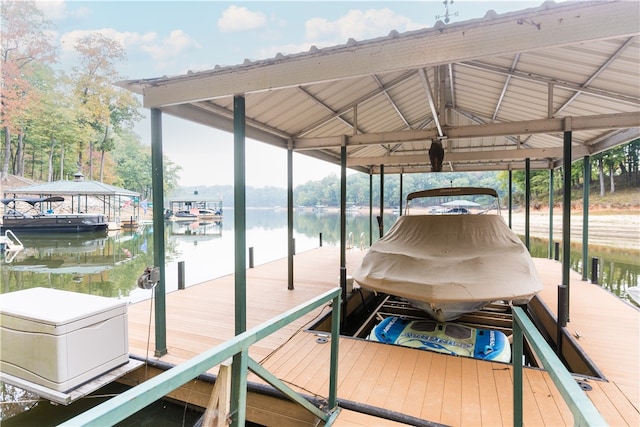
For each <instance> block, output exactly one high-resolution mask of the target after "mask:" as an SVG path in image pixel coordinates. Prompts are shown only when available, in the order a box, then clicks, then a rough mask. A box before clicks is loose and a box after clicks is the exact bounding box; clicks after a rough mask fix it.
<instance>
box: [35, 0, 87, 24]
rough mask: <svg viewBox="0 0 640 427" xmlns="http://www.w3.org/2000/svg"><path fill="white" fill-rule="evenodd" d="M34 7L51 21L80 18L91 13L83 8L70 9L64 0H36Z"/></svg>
mask: <svg viewBox="0 0 640 427" xmlns="http://www.w3.org/2000/svg"><path fill="white" fill-rule="evenodd" d="M36 6H37V7H38V9H40V10H41V11H42V13H44V15H45V16H46V17H47V19H49V20H52V21H61V20H63V19H67V18H82V17H84V16H88V15H89V14H90V13H91V12H90V10H89V8H87V7H84V6H80V7H75V8H73V9H70V8H68V7H67V2H66V1H64V0H38V1H37V2H36Z"/></svg>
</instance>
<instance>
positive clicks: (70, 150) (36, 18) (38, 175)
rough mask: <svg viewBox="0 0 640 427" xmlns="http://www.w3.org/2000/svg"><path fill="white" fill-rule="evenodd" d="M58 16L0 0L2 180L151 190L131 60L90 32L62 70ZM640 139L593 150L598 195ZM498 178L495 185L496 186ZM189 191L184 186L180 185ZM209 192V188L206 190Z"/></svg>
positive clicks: (265, 201) (332, 193) (326, 194)
mask: <svg viewBox="0 0 640 427" xmlns="http://www.w3.org/2000/svg"><path fill="white" fill-rule="evenodd" d="M54 29H55V28H54V27H53V24H52V23H51V22H50V21H48V20H47V19H45V17H44V14H43V13H42V12H41V11H40V10H39V9H38V8H37V6H36V3H35V2H33V1H7V2H3V3H2V22H1V27H0V48H1V51H0V61H1V62H0V69H1V73H2V74H1V81H0V104H1V109H0V143H1V144H2V145H1V147H2V149H0V164H1V170H0V181H5V180H7V178H8V175H9V174H14V175H18V176H22V177H27V178H32V179H35V180H40V181H54V180H59V179H68V178H70V177H72V176H73V175H74V174H76V173H77V172H80V173H82V174H83V175H84V176H85V178H86V179H90V180H99V181H102V182H105V183H108V184H112V185H116V186H119V187H124V188H127V189H130V190H133V191H137V192H140V193H141V194H142V196H143V197H149V196H150V195H151V182H152V178H151V152H150V147H149V146H148V145H144V144H143V143H142V142H141V140H140V137H139V136H138V135H137V134H135V132H134V131H133V126H134V124H135V123H137V122H138V121H140V120H141V118H142V116H141V114H140V112H139V108H140V102H139V100H138V99H137V98H136V96H135V95H133V94H132V93H130V92H129V91H126V90H123V89H120V88H117V87H115V86H113V84H112V83H113V82H115V81H118V80H122V79H123V76H121V75H120V74H119V72H118V71H117V70H118V65H119V64H121V63H123V62H124V61H126V53H125V51H124V48H123V47H122V45H120V44H119V43H118V42H117V41H115V40H112V39H110V38H108V37H105V36H104V35H102V34H100V33H97V32H95V33H89V34H87V35H85V36H83V37H81V38H79V39H78V40H77V42H76V43H75V45H74V46H73V49H74V52H75V57H76V60H75V62H74V64H72V66H71V67H69V68H68V69H66V70H60V69H56V67H60V66H61V64H60V62H59V61H58V52H57V48H56V46H54V45H53V44H52V43H51V38H50V36H49V34H50V31H52V30H54ZM639 151H640V140H635V141H632V142H630V143H628V144H626V145H624V146H621V147H616V148H614V149H611V150H608V151H606V152H603V153H599V154H597V155H594V156H592V158H591V159H592V170H591V172H590V173H591V177H592V178H595V180H594V181H595V182H596V183H597V185H598V186H599V191H600V194H602V195H603V194H604V193H605V192H606V188H608V189H609V191H610V192H614V191H615V181H614V177H616V176H626V177H627V179H628V181H629V182H628V184H629V185H632V186H637V185H638V157H639ZM163 163H164V170H163V175H164V190H165V194H171V193H172V191H173V190H174V189H176V187H177V182H178V177H179V172H180V167H179V166H178V165H175V164H173V163H172V162H171V161H170V159H168V158H166V157H165V158H164V159H163ZM553 173H554V174H557V175H558V176H557V177H556V178H555V180H554V190H555V191H562V170H561V169H558V170H555V171H554V172H553ZM524 179H525V177H524V172H522V171H515V172H513V182H514V185H515V197H516V199H518V197H520V195H521V194H523V191H524ZM379 181H380V180H379V177H374V179H373V184H374V185H373V186H372V192H373V196H372V200H373V203H374V204H376V205H377V206H379V200H380V185H379ZM496 182H497V183H498V185H497V188H495V187H496ZM571 182H572V186H573V187H574V188H577V187H579V186H580V185H581V183H582V182H584V170H583V166H582V161H578V162H575V163H573V165H572V168H571ZM548 183H549V172H548V171H534V172H532V176H531V189H532V193H533V194H534V195H540V196H541V197H544V195H545V194H548ZM467 185H474V186H490V187H494V188H495V189H496V190H498V191H499V193H500V194H501V196H502V197H504V196H505V195H506V191H507V188H508V174H507V172H496V173H455V174H454V173H438V174H432V173H425V174H406V175H404V176H403V191H402V193H403V194H402V195H401V194H400V178H399V176H398V175H389V176H386V177H385V181H384V200H385V205H386V206H395V205H399V204H400V199H401V197H405V196H406V194H407V193H408V192H411V191H415V190H421V189H428V188H436V187H443V186H467ZM347 189H348V190H347V204H354V205H366V204H368V203H369V191H370V190H369V176H368V175H364V174H360V173H356V174H352V175H349V176H348V177H347ZM183 190H184V191H188V189H183ZM210 190H211V192H212V193H214V195H215V194H217V195H219V196H220V197H215V198H222V199H223V200H224V202H225V204H226V205H229V204H232V201H233V191H232V187H231V186H216V187H215V188H213V189H210ZM206 191H208V190H206ZM247 192H248V193H247V201H248V206H250V207H251V206H285V205H286V193H284V191H283V190H282V189H276V188H263V189H260V190H255V191H254V190H253V189H248V190H247ZM339 201H340V182H339V179H338V178H337V177H336V176H335V175H331V176H328V177H326V178H324V179H323V180H320V181H311V182H307V183H305V184H303V185H300V186H298V187H296V188H295V189H294V203H295V204H296V205H302V206H315V205H328V206H337V205H338V204H339Z"/></svg>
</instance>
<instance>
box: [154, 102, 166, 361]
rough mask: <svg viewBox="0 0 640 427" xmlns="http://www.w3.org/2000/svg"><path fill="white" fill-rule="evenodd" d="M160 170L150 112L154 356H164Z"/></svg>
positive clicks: (157, 119)
mask: <svg viewBox="0 0 640 427" xmlns="http://www.w3.org/2000/svg"><path fill="white" fill-rule="evenodd" d="M163 183H164V178H163V167H162V111H160V110H159V109H157V108H152V109H151V186H152V192H153V230H154V233H153V264H154V265H155V266H156V267H158V270H159V272H160V281H159V282H158V284H157V285H156V287H155V288H154V289H153V292H155V294H154V301H155V304H154V307H155V323H156V327H155V341H156V348H155V352H154V355H155V356H156V357H161V356H164V355H165V354H167V308H166V292H165V279H166V274H165V264H164V259H165V253H164V215H163V209H164V193H163V187H164V185H163Z"/></svg>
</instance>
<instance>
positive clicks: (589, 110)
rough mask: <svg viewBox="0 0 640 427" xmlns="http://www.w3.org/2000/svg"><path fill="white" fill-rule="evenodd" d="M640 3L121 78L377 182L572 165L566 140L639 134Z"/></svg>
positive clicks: (578, 7) (150, 100)
mask: <svg viewBox="0 0 640 427" xmlns="http://www.w3.org/2000/svg"><path fill="white" fill-rule="evenodd" d="M639 35H640V3H639V2H627V1H611V2H601V1H598V2H575V3H574V2H566V3H561V4H557V5H556V4H554V3H553V2H546V3H544V4H542V5H541V6H540V7H538V8H533V9H526V10H523V11H520V12H511V13H507V14H502V15H497V14H495V13H492V12H488V13H487V15H486V16H485V18H483V19H474V20H470V21H465V22H460V23H455V24H450V25H444V24H443V23H441V22H439V23H437V24H436V25H435V26H434V27H433V28H426V29H424V30H418V31H412V32H408V33H404V34H398V33H397V32H392V33H391V34H389V35H388V36H387V37H380V38H376V39H373V40H367V41H362V42H357V41H354V40H349V41H348V42H347V43H346V44H345V45H340V46H334V47H330V48H324V49H316V48H312V49H311V50H310V51H309V52H303V53H299V54H295V55H277V56H276V57H275V58H271V59H265V60H261V61H255V62H251V61H245V63H244V64H240V65H236V66H230V67H216V68H215V69H213V70H209V71H203V72H197V73H188V74H186V75H183V76H176V77H163V78H154V79H143V80H131V81H125V82H119V83H118V84H119V85H120V86H122V87H124V88H127V89H130V90H132V91H135V92H137V93H140V94H142V95H143V97H144V105H145V106H146V107H151V108H159V109H160V110H162V111H164V112H166V113H169V114H173V115H176V116H179V117H183V118H185V119H187V120H192V121H195V122H198V123H202V124H206V125H209V126H213V127H216V128H219V129H223V130H227V131H232V129H233V97H234V96H235V95H237V94H243V95H244V97H245V108H246V111H245V115H246V120H247V126H246V135H247V137H250V138H252V139H256V140H259V141H264V142H267V143H270V144H273V145H276V146H280V147H282V148H287V146H288V144H289V142H291V143H292V146H293V149H294V150H297V151H300V152H302V153H305V154H308V155H311V156H315V157H318V158H322V159H325V160H330V161H333V162H335V163H339V161H340V145H341V144H342V143H343V141H346V144H347V151H348V161H347V164H348V166H349V167H351V168H355V169H359V170H362V171H369V172H373V173H377V172H378V171H379V165H385V172H390V173H394V172H400V171H404V172H423V171H428V170H429V167H428V160H427V159H428V157H427V151H428V149H429V147H430V145H431V140H432V139H435V138H438V139H441V140H443V141H444V146H445V149H446V155H445V164H446V168H445V170H453V171H465V170H486V169H506V168H511V169H520V168H523V167H524V162H525V158H530V159H531V167H532V168H550V167H557V166H559V165H560V164H561V157H562V145H563V131H565V130H571V131H572V138H573V147H574V149H573V156H574V158H580V157H582V156H585V155H592V154H596V153H598V152H601V151H604V150H606V149H608V148H610V147H613V146H616V145H619V144H622V143H625V142H628V141H630V140H632V139H635V138H638V137H640V38H639Z"/></svg>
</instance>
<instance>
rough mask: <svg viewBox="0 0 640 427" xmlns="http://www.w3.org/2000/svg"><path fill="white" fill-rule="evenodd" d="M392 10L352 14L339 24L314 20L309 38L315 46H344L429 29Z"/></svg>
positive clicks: (307, 34)
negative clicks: (393, 33)
mask: <svg viewBox="0 0 640 427" xmlns="http://www.w3.org/2000/svg"><path fill="white" fill-rule="evenodd" d="M426 26H427V25H426V24H420V23H417V22H414V21H412V20H411V18H408V17H406V16H402V15H398V14H396V13H395V12H394V11H392V10H391V9H387V8H384V9H369V10H366V11H362V10H350V11H349V12H347V14H346V15H344V16H341V17H340V18H338V19H337V20H335V21H329V20H327V19H324V18H312V19H309V20H308V21H307V22H306V24H305V31H306V38H307V41H309V42H311V43H320V42H323V43H329V44H331V45H335V44H343V43H346V41H347V40H348V39H349V38H354V39H355V40H366V39H371V38H375V37H383V36H386V35H388V34H389V32H391V30H397V31H398V32H400V33H402V32H405V31H411V30H416V29H419V28H424V27H426Z"/></svg>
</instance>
